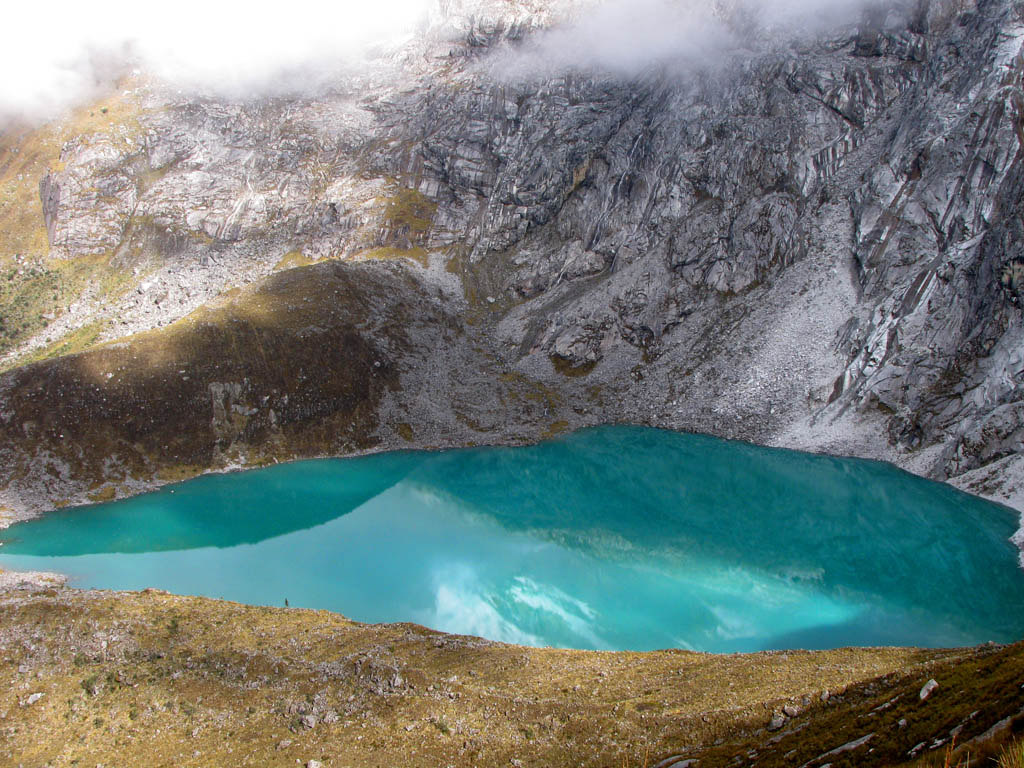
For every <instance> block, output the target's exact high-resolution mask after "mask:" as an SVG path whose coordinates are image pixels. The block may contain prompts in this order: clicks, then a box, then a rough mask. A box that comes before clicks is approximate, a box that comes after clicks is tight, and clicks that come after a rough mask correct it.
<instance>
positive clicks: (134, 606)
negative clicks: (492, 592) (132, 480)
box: [0, 589, 1022, 768]
mask: <svg viewBox="0 0 1024 768" xmlns="http://www.w3.org/2000/svg"><path fill="white" fill-rule="evenodd" d="M285 597H286V596H282V602H283V600H284V598H285ZM1021 654H1022V650H1021V649H1020V648H1019V647H1016V648H1015V649H1011V650H1010V651H1007V652H1005V653H1004V655H1003V656H1002V657H1001V658H1002V661H1003V662H1004V663H1005V662H1006V661H1007V660H1009V659H1018V658H1019V657H1020V656H1021ZM0 659H2V663H0V714H2V715H4V717H3V718H2V719H0V732H2V733H3V735H4V738H2V739H0V763H3V764H11V765H17V764H19V763H22V764H25V765H41V764H44V763H48V764H50V765H52V766H55V768H56V767H58V766H71V765H95V764H97V763H104V764H111V762H112V761H114V760H116V762H117V764H138V765H153V766H163V765H168V766H170V765H183V764H188V765H197V766H206V765H210V766H221V765H260V766H263V765H294V764H296V761H299V763H300V764H305V762H307V761H308V760H310V759H316V760H320V761H322V762H323V763H324V764H325V765H328V766H346V765H362V766H388V765H395V764H401V765H410V766H431V768H433V767H434V766H437V765H453V766H470V765H510V764H517V763H513V761H518V762H521V763H522V764H523V765H531V766H555V765H566V764H573V765H580V766H588V767H589V766H594V767H595V768H596V767H597V766H621V765H624V764H625V765H630V766H641V765H644V764H646V765H647V766H653V765H654V764H655V762H656V761H657V760H660V759H662V758H663V757H667V756H669V755H673V754H686V755H687V756H696V755H700V756H701V761H702V762H701V764H702V765H704V764H705V762H704V761H705V760H707V761H708V762H707V764H711V765H714V764H717V763H715V762H714V760H716V759H717V757H716V755H718V754H719V753H721V754H724V753H725V752H731V754H732V755H734V756H739V755H743V754H744V752H743V751H741V750H745V749H746V744H747V741H748V740H749V739H751V738H756V739H763V738H766V734H765V731H764V725H765V723H766V722H767V719H768V718H769V717H770V714H771V711H772V710H773V709H774V708H777V707H778V706H780V705H781V704H782V703H785V702H792V701H799V699H800V698H801V697H803V696H804V695H810V696H813V697H814V698H815V699H818V697H819V696H820V693H821V691H822V690H823V689H828V690H830V691H832V692H833V693H834V694H841V695H840V696H838V697H836V698H837V700H838V699H842V703H841V704H836V705H829V706H826V705H820V706H816V707H813V708H812V710H811V711H810V712H809V713H808V714H807V715H806V717H807V718H809V719H810V720H811V721H812V722H814V721H815V720H816V719H817V718H831V717H833V716H835V717H837V718H838V720H833V719H828V720H824V719H823V722H826V723H828V724H829V725H830V727H832V728H836V727H840V728H841V727H842V723H845V722H850V723H857V722H859V721H860V718H861V717H862V716H866V715H867V713H868V712H869V710H867V709H865V706H866V704H865V705H864V706H859V705H857V702H860V701H861V696H860V694H858V693H855V692H856V691H858V690H860V689H861V688H863V689H864V690H867V689H868V688H872V689H873V690H874V691H875V694H876V696H884V695H886V693H885V691H886V690H887V687H888V688H892V687H893V686H895V685H900V684H902V683H906V684H907V685H911V686H913V685H916V684H917V682H918V681H919V680H921V679H927V677H929V676H935V677H937V678H940V677H942V676H943V674H944V672H945V671H946V670H950V669H953V668H959V667H960V666H964V667H965V668H967V669H974V668H975V666H972V665H975V661H976V660H978V659H980V660H981V661H984V659H985V657H984V656H979V654H978V653H977V652H975V651H970V650H964V651H952V652H950V651H947V652H943V651H919V650H911V649H866V650H855V649H844V650H836V651H825V652H817V653H809V652H802V651H801V652H790V653H784V654H780V653H770V654H756V655H741V656H710V655H701V654H695V653H690V652H683V651H662V652H656V653H646V654H639V653H595V652H581V651H561V650H552V649H533V648H523V647H518V646H508V645H501V644H497V643H490V642H486V641H481V640H478V639H474V638H463V637H452V636H446V635H442V634H439V633H436V632H432V631H430V630H427V629H424V628H423V627H418V626H415V625H411V624H390V625H364V624H357V623H354V622H351V621H348V620H346V619H345V618H343V617H341V616H338V615H335V614H330V613H326V612H322V611H305V610H297V609H290V610H289V609H283V608H256V607H248V606H242V605H238V604H234V603H225V602H219V601H214V600H207V599H202V598H187V597H175V596H171V595H167V594H163V593H155V592H147V593H141V594H140V593H104V592H79V591H77V590H69V589H44V590H41V591H31V590H7V591H3V592H0ZM965 679H967V678H965ZM901 681H902V683H901ZM844 691H845V693H844ZM37 693H39V694H42V696H40V697H38V698H37V699H36V700H35V701H34V702H33V703H31V704H28V703H27V701H28V700H29V697H30V696H33V695H34V694H37ZM868 703H870V702H868ZM795 722H802V721H800V720H799V719H798V720H797V721H795ZM787 738H795V737H787ZM716 741H720V744H719V747H718V748H717V749H718V752H714V751H711V752H709V751H706V749H707V748H708V747H709V746H711V745H713V744H714V743H715V742H716ZM826 741H828V740H827V739H826ZM780 743H781V742H780ZM828 743H831V742H828ZM791 748H792V745H789V746H788V747H787V749H791ZM702 750H704V751H702ZM705 756H706V757H705ZM645 761H646V762H645ZM787 764H788V765H798V764H799V763H794V762H789V763H787Z"/></svg>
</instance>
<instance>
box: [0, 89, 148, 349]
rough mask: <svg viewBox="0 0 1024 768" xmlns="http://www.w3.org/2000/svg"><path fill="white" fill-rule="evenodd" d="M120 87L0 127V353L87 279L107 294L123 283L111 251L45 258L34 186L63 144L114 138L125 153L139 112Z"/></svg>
mask: <svg viewBox="0 0 1024 768" xmlns="http://www.w3.org/2000/svg"><path fill="white" fill-rule="evenodd" d="M133 84H135V83H134V82H133V81H130V80H129V81H124V82H122V83H120V84H118V91H117V93H116V94H114V95H111V96H109V97H107V98H105V99H103V100H101V101H99V102H97V103H95V104H92V105H90V106H88V107H83V108H81V109H77V110H74V111H72V112H70V113H68V114H66V115H64V116H62V117H61V118H59V119H57V120H54V121H52V122H50V123H47V124H44V125H41V126H26V125H21V126H17V125H8V126H7V127H6V128H5V129H4V131H3V132H2V133H0V355H2V354H3V353H4V352H6V351H8V350H10V349H11V348H12V347H14V346H16V345H17V344H19V343H20V342H22V341H24V340H25V339H27V338H30V337H31V336H33V335H34V334H36V333H38V332H39V331H40V330H42V329H43V328H45V327H46V326H47V325H48V324H49V322H51V321H52V320H53V319H54V318H55V317H56V316H58V315H59V314H60V313H61V312H62V311H63V308H64V307H66V306H67V305H69V304H71V303H72V302H73V301H74V300H75V299H76V298H77V297H78V296H79V295H81V293H82V291H83V290H84V289H85V287H86V286H87V285H90V284H92V285H94V286H96V287H97V288H98V291H99V293H100V295H101V296H103V295H106V292H107V291H109V292H110V297H111V298H113V297H115V296H116V295H117V291H118V290H119V289H120V288H121V287H122V286H123V284H124V283H125V281H126V277H125V267H124V265H123V264H121V263H119V262H118V261H116V260H114V259H113V258H112V256H113V255H112V254H95V255H90V256H83V257H78V258H74V259H54V258H51V255H50V248H49V243H48V240H47V233H46V223H45V221H44V217H43V209H42V203H41V201H40V195H39V185H40V181H41V180H42V178H43V177H44V176H45V175H46V174H48V173H53V172H59V171H60V170H62V169H63V162H62V160H61V152H62V148H63V146H64V144H65V143H66V142H67V141H68V140H70V139H75V140H77V141H81V142H89V141H91V140H94V139H96V138H101V139H102V140H104V141H113V142H114V143H115V144H116V145H117V146H119V147H121V148H122V149H124V150H125V151H128V150H130V149H131V148H133V147H134V146H135V144H136V142H137V140H138V138H139V136H140V135H141V132H142V123H141V120H142V119H143V115H144V110H143V109H142V108H141V107H140V106H139V104H138V102H137V101H135V100H134V99H133V98H131V97H126V96H124V95H123V93H122V91H123V88H124V87H127V86H130V85H133Z"/></svg>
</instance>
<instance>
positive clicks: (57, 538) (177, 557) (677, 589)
mask: <svg viewBox="0 0 1024 768" xmlns="http://www.w3.org/2000/svg"><path fill="white" fill-rule="evenodd" d="M1018 524H1019V521H1018V517H1017V514H1016V513H1015V512H1013V511H1011V510H1009V509H1007V508H1005V507H1002V506H999V505H996V504H991V503H988V502H985V501H982V500H980V499H977V498H974V497H972V496H968V495H966V494H963V493H960V492H958V491H956V490H954V489H952V488H950V487H948V486H945V485H942V484H938V483H933V482H929V481H927V480H923V479H921V478H918V477H915V476H912V475H909V474H907V473H905V472H902V471H900V470H898V469H896V468H894V467H891V466H889V465H886V464H880V463H875V462H866V461H857V460H846V459H836V458H831V457H824V456H813V455H808V454H801V453H795V452H792V451H782V450H774V449H767V448H759V447H755V446H750V445H746V444H740V443H732V442H726V441H722V440H717V439H714V438H710V437H704V436H698V435H684V434H676V433H671V432H663V431H658V430H652V429H644V428H639V427H604V428H599V429H591V430H585V431H582V432H578V433H575V434H572V435H569V436H567V437H565V438H563V439H559V440H555V441H552V442H548V443H544V444H541V445H537V446H533V447H528V448H481V449H472V450H459V451H448V452H443V453H408V452H407V453H393V454H384V455H378V456H369V457H363V458H357V459H335V460H322V461H304V462H297V463H293V464H286V465H280V466H276V467H272V468H268V469H260V470H254V471H249V472H242V473H235V474H228V475H209V476H206V477H201V478H198V479H196V480H191V481H189V482H186V483H181V484H179V485H176V486H170V487H167V488H164V489H162V490H160V491H158V492H155V493H151V494H147V495H145V496H139V497H136V498H133V499H128V500H125V501H118V502H113V503H109V504H100V505H96V506H92V507H87V508H80V509H74V510H64V511H59V512H52V513H50V514H49V515H46V516H44V517H43V518H41V519H38V520H34V521H30V522H27V523H22V524H19V525H16V526H13V527H12V528H10V529H8V530H7V531H3V532H2V533H0V536H2V539H0V541H2V542H3V546H2V547H0V566H2V567H6V568H15V569H41V570H58V571H62V572H64V573H67V574H69V575H70V576H71V581H72V583H74V584H78V585H82V586H89V587H101V588H113V589H141V588H144V587H149V586H155V587H160V588H163V589H167V590H170V591H172V592H178V593H185V594H199V595H209V596H212V597H223V598H227V599H231V600H238V601H242V602H247V603H254V604H267V605H283V604H284V601H285V599H286V598H287V599H288V601H289V603H290V604H291V605H292V606H305V607H316V608H328V609H331V610H335V611H338V612H340V613H343V614H345V615H347V616H349V617H351V618H354V619H358V620H361V621H369V622H380V621H414V622H418V623H421V624H425V625H427V626H430V627H434V628H437V629H442V630H447V631H451V632H459V633H465V634H474V635H482V636H484V637H488V638H490V639H493V640H503V641H510V642H517V643H524V644H530V645H554V646H565V647H575V648H608V649H637V650H643V649H653V648H666V647H682V648H692V649H697V650H705V651H715V652H733V651H752V650H760V649H767V648H795V647H801V648H826V647H839V646H846V645H882V644H886V645H888V644H901V645H928V646H946V645H964V644H973V643H980V642H984V641H987V640H995V641H998V642H1005V641H1014V640H1018V639H1020V638H1021V637H1024V570H1022V569H1021V568H1020V567H1019V563H1018V554H1019V553H1018V551H1017V549H1016V548H1015V547H1014V546H1013V544H1012V543H1011V542H1010V541H1009V539H1010V538H1011V536H1012V535H1013V534H1014V531H1015V530H1016V528H1017V527H1018Z"/></svg>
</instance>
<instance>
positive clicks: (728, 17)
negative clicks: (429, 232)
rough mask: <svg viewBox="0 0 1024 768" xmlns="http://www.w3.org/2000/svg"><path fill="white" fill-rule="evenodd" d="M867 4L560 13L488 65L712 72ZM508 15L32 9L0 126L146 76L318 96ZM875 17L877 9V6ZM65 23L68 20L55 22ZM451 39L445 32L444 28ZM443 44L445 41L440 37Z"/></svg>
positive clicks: (105, 6) (595, 6) (689, 5)
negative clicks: (461, 23) (430, 36)
mask: <svg viewBox="0 0 1024 768" xmlns="http://www.w3.org/2000/svg"><path fill="white" fill-rule="evenodd" d="M867 4H868V2H867V0H605V1H602V0H590V1H585V2H582V3H581V2H570V0H564V1H563V2H560V3H551V4H548V5H549V7H551V8H553V9H554V10H553V13H554V15H555V16H556V17H558V16H561V17H563V19H564V21H563V23H561V24H558V25H555V26H554V27H552V28H551V29H549V30H546V31H544V32H543V33H541V34H539V35H535V36H532V37H531V38H530V40H529V41H528V42H526V43H525V44H523V45H521V46H518V47H516V48H515V49H514V50H508V49H505V50H498V51H495V52H493V54H492V55H490V56H488V63H489V66H490V68H491V69H492V72H493V73H495V74H500V75H501V76H502V77H520V76H531V75H543V74H545V73H550V72H552V71H560V70H566V69H576V70H586V71H597V72H602V73H609V74H612V75H616V76H625V77H629V76H634V75H636V74H637V73H639V72H642V71H643V70H645V69H646V68H649V67H651V66H661V65H666V64H668V65H672V64H686V65H693V64H701V65H706V64H713V63H715V62H717V61H722V60H724V59H725V58H727V56H728V54H729V53H730V52H731V51H734V50H736V49H737V48H742V46H743V37H744V35H745V34H747V33H749V32H750V31H751V30H752V29H754V28H757V29H763V30H770V31H772V32H773V33H774V34H776V35H779V36H792V35H794V34H800V33H806V32H808V31H821V30H822V29H827V28H828V27H829V26H830V25H838V24H842V23H848V22H849V21H850V20H851V19H853V18H855V16H856V14H858V13H859V12H860V11H861V10H862V9H863V8H864V7H865V6H866V5H867ZM504 5H509V4H508V3H507V2H494V0H488V1H487V2H480V0H475V2H474V1H473V0H380V1H379V2H375V3H364V2H355V1H354V0H342V1H341V2H337V3H333V4H330V5H324V4H322V3H318V2H314V0H296V2H293V3H289V4H288V6H287V8H284V7H280V8H278V9H277V10H275V12H273V13H268V12H263V11H259V10H254V8H253V7H252V6H251V5H249V4H245V3H241V2H238V1H237V0H219V1H218V2H213V3H209V2H200V0H182V2H179V3H176V4H175V6H174V9H173V11H171V12H165V11H163V10H161V11H159V12H158V11H156V10H147V6H140V5H138V4H135V3H129V2H128V1H127V0H104V2H101V3H98V4H82V3H75V2H71V1H70V0H59V2H57V3H55V4H45V5H44V4H25V5H20V6H17V7H15V8H12V9H11V10H10V11H9V12H8V17H7V25H8V28H9V29H17V30H19V34H17V35H11V36H9V37H8V39H7V41H6V42H5V44H4V46H3V47H2V48H0V66H2V67H3V71H4V72H9V73H17V76H16V77H5V78H4V79H3V82H2V83H0V115H4V116H7V117H12V116H13V117H20V118H28V119H39V118H48V117H52V116H54V115H55V114H57V113H58V112H60V110H62V109H64V108H67V107H69V106H74V105H76V104H79V103H82V102H84V101H87V100H89V99H90V98H92V97H94V96H95V95H96V94H97V92H98V91H99V90H101V89H103V88H104V87H107V86H109V85H110V83H111V82H113V81H115V80H116V79H117V78H118V77H119V76H120V75H123V74H125V73H127V72H129V71H131V70H141V71H144V72H146V73H147V74H150V75H153V76H156V77H158V78H160V79H162V80H165V81H168V82H170V83H171V84H172V85H175V86H177V87H179V88H181V89H183V90H187V91H193V92H206V93H212V94H215V95H221V96H229V97H235V96H260V95H279V94H288V93H311V92H313V91H314V90H315V89H316V88H318V87H320V86H322V85H324V84H325V83H326V82H329V81H330V79H331V78H334V77H337V76H338V73H339V69H340V68H342V67H345V66H353V65H355V64H358V63H359V62H360V61H361V60H364V59H365V58H366V57H367V55H368V54H371V53H372V52H373V51H374V50H379V49H380V47H381V46H385V47H386V46H393V45H395V44H397V43H399V42H401V41H403V40H405V39H407V38H408V37H409V36H410V35H411V34H413V33H414V32H415V31H416V30H417V29H423V28H424V27H425V25H426V24H428V23H429V22H434V23H435V24H436V23H437V22H438V21H439V20H441V21H442V22H443V20H444V19H445V18H446V17H450V16H454V15H461V16H463V17H469V18H473V17H475V16H478V15H482V14H484V13H486V12H492V13H493V12H495V10H497V11H499V12H500V10H501V8H499V7H498V6H502V7H503V6H504ZM871 5H873V6H876V7H877V6H879V5H880V3H879V2H878V1H877V0H875V2H872V3H871ZM54 19H56V20H57V21H56V22H55V21H54ZM441 26H442V27H443V24H442V25H441ZM435 31H437V29H436V28H435Z"/></svg>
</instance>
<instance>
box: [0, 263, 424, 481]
mask: <svg viewBox="0 0 1024 768" xmlns="http://www.w3.org/2000/svg"><path fill="white" fill-rule="evenodd" d="M432 307H434V304H433V302H432V300H431V299H429V298H427V297H425V296H424V295H422V288H421V287H420V286H419V284H418V283H415V282H414V281H411V280H409V279H408V276H407V275H406V274H405V271H404V270H403V269H402V268H401V267H399V266H398V265H394V266H383V265H379V264H378V265H355V264H343V263H339V262H325V263H323V264H317V265H315V266H311V267H302V268H297V269H291V270H287V271H283V272H279V273H277V274H275V275H273V276H272V277H270V278H269V279H267V280H266V281H264V282H263V283H261V284H260V285H259V286H257V287H254V288H250V289H247V290H241V291H233V292H229V293H228V294H225V295H224V297H223V298H222V299H221V300H220V301H219V302H218V303H217V305H216V306H212V307H206V308H204V309H201V310H199V311H197V312H195V313H193V314H192V315H190V316H188V317H187V318H184V319H183V320H181V321H179V322H177V323H175V324H173V325H171V326H169V327H167V328H164V329H160V330H156V331H149V332H146V333H142V334H139V335H137V336H134V337H131V338H129V339H127V340H124V341H119V342H117V343H109V344H104V345H101V346H99V347H97V348H95V349H92V350H90V351H88V352H85V353H82V354H76V355H69V356H66V357H60V358H56V359H52V360H46V361H42V362H39V363H34V364H31V365H27V366H24V367H21V368H18V369H14V370H12V371H9V372H8V373H7V374H6V375H5V376H3V377H2V378H0V398H2V399H3V400H4V402H5V406H6V407H7V408H9V409H11V410H10V412H12V413H17V414H18V418H17V419H11V420H8V421H3V422H0V467H2V469H0V484H2V485H9V484H10V483H12V482H15V483H17V482H21V481H27V480H28V479H30V478H35V477H36V475H35V474H33V473H39V472H41V471H48V470H44V469H41V467H43V466H44V465H46V464H45V463H40V462H39V460H38V457H39V456H41V455H45V456H48V457H51V458H52V459H55V460H57V461H59V462H62V463H63V465H64V466H65V467H66V472H67V474H66V475H60V476H61V477H64V478H65V480H68V481H70V483H71V484H72V485H74V486H77V487H81V488H86V489H87V488H93V487H95V485H96V484H97V483H106V482H112V483H114V484H117V483H118V482H123V481H127V480H128V479H131V478H140V479H149V478H152V477H154V476H161V475H162V474H165V473H167V472H173V471H174V470H175V468H180V467H202V468H216V467H220V466H224V465H225V464H229V463H239V462H242V463H252V462H257V463H258V462H259V461H260V458H261V457H262V456H264V455H267V456H269V455H273V456H274V457H275V458H285V459H287V458H294V457H302V456H316V455H324V454H339V453H348V452H352V451H357V450H362V449H366V448H369V447H372V445H373V444H374V438H373V437H371V435H372V434H373V433H374V431H375V428H376V424H377V406H378V403H379V400H380V398H381V397H382V396H383V394H384V393H385V392H386V391H388V390H389V389H391V388H393V387H396V386H397V370H396V368H395V365H394V355H395V353H396V352H399V351H401V350H402V349H408V348H409V347H410V342H409V340H408V339H407V338H406V337H405V326H404V324H403V322H402V317H403V316H405V315H406V314H408V313H409V312H411V311H413V308H416V311H417V313H418V319H419V320H420V321H422V322H429V321H430V316H429V313H430V311H432V309H431V308H432ZM437 311H439V310H437ZM435 320H436V322H437V323H438V324H441V323H442V322H444V321H443V320H442V319H441V318H435ZM378 326H379V327H378ZM86 335H88V334H86ZM82 341H83V343H84V342H87V341H88V339H83V340H82ZM46 466H52V465H46ZM112 468H114V469H112ZM118 473H121V474H120V475H118ZM36 479H37V480H38V479H39V478H36ZM67 495H68V494H67V493H66V492H62V493H61V497H64V496H67Z"/></svg>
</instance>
